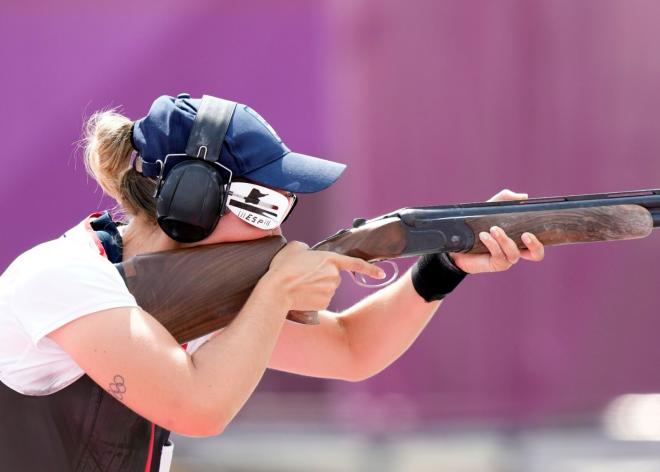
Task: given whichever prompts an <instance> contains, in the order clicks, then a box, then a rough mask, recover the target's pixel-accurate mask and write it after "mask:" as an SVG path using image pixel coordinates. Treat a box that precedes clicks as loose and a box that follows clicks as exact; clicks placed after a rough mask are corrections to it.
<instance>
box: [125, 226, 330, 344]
mask: <svg viewBox="0 0 660 472" xmlns="http://www.w3.org/2000/svg"><path fill="white" fill-rule="evenodd" d="M285 244H286V240H285V239H284V238H283V237H281V236H272V237H267V238H262V239H257V240H254V241H245V242H237V243H223V244H215V245H203V246H195V247H192V248H186V249H176V250H173V251H163V252H156V253H151V254H141V255H138V256H135V257H132V258H130V259H129V260H127V261H125V262H122V263H120V264H115V266H116V267H117V269H118V270H119V273H120V274H121V275H122V277H123V278H124V281H125V282H126V286H127V287H128V290H129V291H130V292H131V294H132V295H133V296H134V297H135V300H136V301H137V303H138V305H139V306H140V307H141V308H142V309H144V310H146V311H147V312H149V313H150V314H151V315H152V316H153V317H155V318H156V319H157V320H158V321H159V322H160V323H161V324H162V325H163V326H164V327H165V328H166V329H167V330H168V331H169V332H170V333H171V334H172V336H174V338H175V339H176V340H177V341H178V342H180V343H184V342H187V341H190V340H192V339H195V338H198V337H200V336H203V335H205V334H208V333H211V332H213V331H215V330H217V329H220V328H222V327H224V326H226V325H228V324H229V323H230V322H231V321H232V320H233V319H234V318H235V317H236V316H237V315H238V313H239V312H240V310H241V308H243V305H244V304H245V302H246V301H247V299H248V297H249V296H250V294H251V293H252V290H253V289H254V286H255V285H256V284H257V282H258V281H259V279H260V278H261V277H262V276H263V275H264V274H265V273H266V271H267V270H268V267H269V266H270V261H271V260H272V259H273V257H274V256H275V254H276V253H277V252H278V251H279V250H280V249H282V247H284V245H285ZM289 319H292V320H293V321H298V322H300V323H306V324H315V323H318V315H316V317H315V314H314V313H309V314H304V315H303V314H297V313H294V312H291V313H290V315H289Z"/></svg>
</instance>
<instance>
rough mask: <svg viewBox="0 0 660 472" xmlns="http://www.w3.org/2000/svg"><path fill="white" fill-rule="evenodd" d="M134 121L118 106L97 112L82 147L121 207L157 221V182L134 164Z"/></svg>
mask: <svg viewBox="0 0 660 472" xmlns="http://www.w3.org/2000/svg"><path fill="white" fill-rule="evenodd" d="M132 129H133V122H132V121H131V120H130V119H128V118H126V117H125V116H124V115H122V114H121V113H119V112H118V110H116V109H112V110H104V111H99V112H96V113H94V114H93V115H92V116H90V117H89V119H88V120H87V122H86V123H85V128H84V137H83V140H82V146H83V147H84V160H85V168H86V169H87V172H88V173H89V175H91V176H92V177H93V178H94V180H96V181H97V182H98V184H99V185H100V186H101V188H102V189H103V191H104V192H105V193H106V194H108V195H109V196H111V197H112V198H114V199H115V200H116V201H117V203H118V204H119V206H120V210H121V211H123V212H126V213H128V214H130V215H138V214H143V215H145V216H147V217H148V219H149V220H150V221H153V222H154V223H155V221H156V200H155V198H154V197H153V194H154V190H155V188H156V181H155V180H153V179H149V178H146V177H143V176H142V175H141V174H139V173H138V172H137V171H136V170H135V169H134V168H133V166H131V156H132V154H133V153H134V152H135V149H134V148H133V145H132V143H131V132H132Z"/></svg>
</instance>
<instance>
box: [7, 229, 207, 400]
mask: <svg viewBox="0 0 660 472" xmlns="http://www.w3.org/2000/svg"><path fill="white" fill-rule="evenodd" d="M135 306H137V303H136V301H135V298H134V297H133V295H131V294H130V292H129V291H128V289H127V288H126V285H125V283H124V280H123V279H122V278H121V276H120V275H119V272H118V271H117V269H116V268H115V267H114V265H113V264H112V263H111V262H110V261H109V260H108V259H107V258H106V257H105V251H104V250H103V246H102V245H101V243H100V241H99V240H98V239H97V238H96V236H95V234H94V232H93V231H92V230H91V227H90V226H89V223H88V220H85V221H83V222H81V223H80V224H79V225H77V226H76V227H74V228H73V229H71V230H69V231H68V232H67V233H66V234H65V235H64V236H62V237H60V238H59V239H55V240H53V241H48V242H45V243H43V244H40V245H38V246H35V247H34V248H32V249H30V250H29V251H27V252H25V253H23V254H22V255H21V256H19V257H18V258H17V259H16V260H15V261H14V262H13V263H12V264H11V265H10V266H9V267H8V268H7V270H6V271H5V272H4V273H3V274H2V275H1V276H0V381H2V382H3V383H4V384H5V385H7V386H8V387H10V388H12V389H14V390H15V391H17V392H19V393H22V394H25V395H48V394H51V393H54V392H57V391H59V390H61V389H63V388H65V387H67V386H68V385H70V384H72V383H73V382H75V381H76V380H78V379H79V378H80V377H81V376H82V375H83V374H84V372H83V370H82V369H81V368H80V367H79V366H78V364H76V363H75V362H74V361H73V359H72V358H71V357H70V356H69V355H68V354H67V353H66V352H65V351H63V350H62V349H61V348H60V347H59V345H58V344H57V343H55V342H54V341H53V340H51V339H50V338H49V337H47V335H48V334H49V333H51V332H52V331H54V330H56V329H57V328H59V327H61V326H64V325H65V324H67V323H69V322H71V321H73V320H75V319H77V318H80V317H81V316H85V315H88V314H91V313H95V312H98V311H102V310H108V309H111V308H119V307H135ZM207 338H208V337H204V338H200V339H199V340H195V341H194V342H191V343H188V347H187V350H188V352H193V351H194V350H195V349H196V348H197V347H199V346H200V345H201V344H202V343H203V342H204V341H206V339H207Z"/></svg>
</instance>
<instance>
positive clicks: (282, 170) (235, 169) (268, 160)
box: [132, 94, 346, 193]
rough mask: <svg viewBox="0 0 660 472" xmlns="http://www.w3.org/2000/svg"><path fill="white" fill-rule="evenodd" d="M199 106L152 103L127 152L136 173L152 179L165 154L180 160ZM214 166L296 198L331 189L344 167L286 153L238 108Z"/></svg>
mask: <svg viewBox="0 0 660 472" xmlns="http://www.w3.org/2000/svg"><path fill="white" fill-rule="evenodd" d="M201 102H202V100H201V99H196V98H191V97H190V95H188V94H179V95H177V97H176V98H175V97H170V96H167V95H164V96H161V97H158V98H157V99H156V100H155V101H154V102H153V104H152V105H151V108H150V109H149V113H148V114H147V116H145V117H144V118H141V119H139V120H137V121H136V122H135V124H134V126H133V133H132V142H133V147H134V148H135V149H136V150H137V151H138V153H139V156H140V160H141V169H142V173H143V175H145V176H148V177H155V176H157V175H158V172H159V170H160V163H158V161H164V160H165V156H167V155H168V154H184V153H185V152H186V144H187V142H188V137H189V135H190V132H191V130H192V127H193V122H194V120H195V116H196V115H197V110H199V107H200V105H201ZM218 162H219V163H220V164H222V165H223V166H225V167H227V168H229V169H230V170H231V171H232V173H233V175H234V177H245V178H246V179H248V180H251V181H254V182H255V183H259V184H262V185H266V186H268V187H273V188H278V189H282V190H288V191H290V192H298V193H312V192H318V191H320V190H323V189H324V188H326V187H328V186H330V185H331V184H332V183H334V182H335V181H336V180H337V179H338V178H339V176H340V175H341V174H342V173H343V172H344V169H345V168H346V165H345V164H340V163H338V162H333V161H328V160H325V159H320V158H318V157H313V156H308V155H305V154H299V153H296V152H292V151H291V150H290V149H289V148H288V147H286V145H285V144H284V143H283V142H282V140H281V139H280V137H279V136H278V135H277V133H276V132H275V130H274V129H273V128H272V127H271V126H270V125H269V124H268V123H267V122H266V120H264V119H263V118H262V117H261V116H260V115H259V114H258V113H257V112H256V111H254V110H253V109H252V108H250V107H249V106H247V105H243V104H240V103H238V104H237V106H236V108H235V110H234V114H233V116H232V119H231V122H230V124H229V128H228V129H227V133H226V135H225V140H224V143H223V145H222V150H221V152H220V159H219V160H218Z"/></svg>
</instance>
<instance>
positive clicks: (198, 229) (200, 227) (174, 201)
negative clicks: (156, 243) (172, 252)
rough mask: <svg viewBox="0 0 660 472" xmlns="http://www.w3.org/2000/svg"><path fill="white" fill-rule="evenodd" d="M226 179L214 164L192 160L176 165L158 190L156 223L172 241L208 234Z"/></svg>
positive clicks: (217, 214) (220, 206)
mask: <svg viewBox="0 0 660 472" xmlns="http://www.w3.org/2000/svg"><path fill="white" fill-rule="evenodd" d="M225 184H226V182H225V179H224V178H223V176H222V174H221V173H220V172H219V171H218V169H216V168H215V167H214V165H213V164H210V163H208V162H205V161H203V160H200V159H191V160H188V161H184V162H181V163H179V164H177V165H175V166H174V167H173V168H172V170H170V171H169V172H168V174H167V177H166V178H165V180H164V181H163V184H162V186H161V188H160V191H159V193H158V200H157V202H156V212H157V218H158V224H159V225H160V227H161V229H162V230H163V231H164V232H165V234H167V235H168V236H169V237H170V238H172V239H174V240H175V241H179V242H185V243H192V242H197V241H201V240H202V239H204V238H206V237H208V236H209V235H210V234H211V232H213V230H214V229H215V227H216V225H217V224H218V220H219V219H220V216H221V215H222V209H223V206H224V200H225V193H226V191H225Z"/></svg>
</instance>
